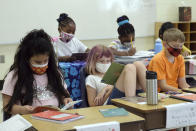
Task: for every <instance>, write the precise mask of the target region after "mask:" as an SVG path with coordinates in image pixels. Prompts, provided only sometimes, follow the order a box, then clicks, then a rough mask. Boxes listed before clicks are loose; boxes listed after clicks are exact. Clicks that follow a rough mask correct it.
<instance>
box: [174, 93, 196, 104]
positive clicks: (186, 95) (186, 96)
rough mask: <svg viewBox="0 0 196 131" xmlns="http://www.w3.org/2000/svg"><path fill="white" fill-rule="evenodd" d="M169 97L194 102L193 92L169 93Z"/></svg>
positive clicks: (195, 100)
mask: <svg viewBox="0 0 196 131" xmlns="http://www.w3.org/2000/svg"><path fill="white" fill-rule="evenodd" d="M170 97H171V98H175V99H179V100H184V101H188V102H196V94H193V93H184V94H177V95H171V96H170Z"/></svg>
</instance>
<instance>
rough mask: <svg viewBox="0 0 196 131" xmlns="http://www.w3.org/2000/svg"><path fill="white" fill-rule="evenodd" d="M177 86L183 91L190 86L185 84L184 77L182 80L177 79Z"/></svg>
mask: <svg viewBox="0 0 196 131" xmlns="http://www.w3.org/2000/svg"><path fill="white" fill-rule="evenodd" d="M178 86H179V87H180V88H182V89H183V88H189V87H190V85H189V84H187V83H186V79H185V77H183V78H178Z"/></svg>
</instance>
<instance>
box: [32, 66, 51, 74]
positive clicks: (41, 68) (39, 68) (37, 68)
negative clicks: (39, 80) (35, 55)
mask: <svg viewBox="0 0 196 131" xmlns="http://www.w3.org/2000/svg"><path fill="white" fill-rule="evenodd" d="M31 66H32V67H31V68H32V71H33V72H34V73H36V74H38V75H42V74H44V73H45V72H46V70H47V68H48V63H46V64H43V65H36V64H31Z"/></svg>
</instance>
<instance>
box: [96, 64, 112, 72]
mask: <svg viewBox="0 0 196 131" xmlns="http://www.w3.org/2000/svg"><path fill="white" fill-rule="evenodd" d="M110 65H111V63H108V64H102V63H99V62H97V63H96V70H97V71H98V72H100V73H106V71H107V70H108V68H109V67H110Z"/></svg>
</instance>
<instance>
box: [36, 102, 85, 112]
mask: <svg viewBox="0 0 196 131" xmlns="http://www.w3.org/2000/svg"><path fill="white" fill-rule="evenodd" d="M81 101H82V100H77V101H72V102H69V103H68V104H66V105H65V106H64V107H62V108H58V107H56V106H52V105H45V106H38V107H36V108H35V109H34V110H33V113H38V112H43V111H46V110H51V111H63V110H67V109H69V108H71V107H72V106H73V105H75V104H77V103H80V102H81Z"/></svg>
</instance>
